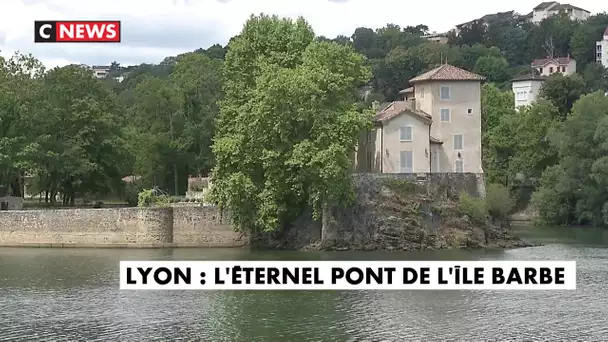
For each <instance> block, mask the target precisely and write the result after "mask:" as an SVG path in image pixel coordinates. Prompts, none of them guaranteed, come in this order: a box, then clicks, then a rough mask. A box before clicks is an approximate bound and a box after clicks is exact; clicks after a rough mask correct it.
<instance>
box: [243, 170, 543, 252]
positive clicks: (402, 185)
mask: <svg viewBox="0 0 608 342" xmlns="http://www.w3.org/2000/svg"><path fill="white" fill-rule="evenodd" d="M480 178H481V177H480V175H476V174H460V173H451V174H429V175H427V178H426V179H425V180H418V179H416V177H415V176H413V175H405V174H403V175H396V174H391V175H389V174H366V175H358V177H356V178H355V182H356V187H355V188H356V200H355V202H354V205H353V206H352V207H349V208H329V209H327V210H326V211H325V212H324V213H323V221H322V222H315V221H313V220H311V219H310V215H304V216H303V217H302V218H300V219H299V220H298V221H297V222H296V223H294V225H293V226H292V227H290V228H288V229H287V230H286V231H285V232H281V233H280V234H262V235H258V236H255V237H253V238H252V245H253V246H255V247H258V248H264V249H304V250H340V251H344V250H354V251H359V250H362V251H373V250H385V251H391V250H402V251H415V250H434V249H482V248H518V247H530V246H532V245H531V244H529V243H527V242H525V241H523V240H522V239H520V238H519V237H517V236H516V235H515V234H514V233H513V232H512V230H511V229H510V227H509V224H508V223H507V222H504V223H501V222H497V223H496V224H492V223H491V222H489V220H487V219H485V220H484V219H481V220H479V219H475V218H473V217H471V216H469V215H467V214H465V213H463V211H462V208H459V198H460V196H461V195H462V194H463V193H465V194H467V195H469V196H471V197H472V198H478V197H481V196H482V195H483V192H484V191H485V187H484V186H483V178H481V179H480ZM482 210H483V209H482ZM482 215H483V214H482Z"/></svg>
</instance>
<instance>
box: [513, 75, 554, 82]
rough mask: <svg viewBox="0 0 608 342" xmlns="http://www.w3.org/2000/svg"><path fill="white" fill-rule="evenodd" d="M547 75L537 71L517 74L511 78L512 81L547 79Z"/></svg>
mask: <svg viewBox="0 0 608 342" xmlns="http://www.w3.org/2000/svg"><path fill="white" fill-rule="evenodd" d="M546 79H547V76H543V75H539V74H537V73H529V74H526V75H521V76H517V77H515V78H514V79H512V80H511V82H517V81H545V80H546Z"/></svg>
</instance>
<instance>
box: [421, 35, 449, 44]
mask: <svg viewBox="0 0 608 342" xmlns="http://www.w3.org/2000/svg"><path fill="white" fill-rule="evenodd" d="M422 38H424V39H426V40H428V41H430V42H435V43H439V44H447V43H448V34H447V33H437V32H433V33H431V34H427V35H424V36H422Z"/></svg>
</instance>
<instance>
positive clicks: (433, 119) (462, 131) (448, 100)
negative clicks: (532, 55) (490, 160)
mask: <svg viewBox="0 0 608 342" xmlns="http://www.w3.org/2000/svg"><path fill="white" fill-rule="evenodd" d="M442 89H443V90H442ZM442 92H443V96H442ZM391 106H392V105H391ZM407 106H408V108H410V109H412V110H404V111H403V112H401V114H399V115H396V116H391V117H390V119H387V120H383V121H381V122H377V123H376V127H375V128H374V129H373V130H372V131H370V132H368V134H367V135H366V137H365V139H366V141H365V143H364V144H361V145H360V150H359V158H358V159H359V161H360V162H359V164H360V165H359V166H358V167H357V170H358V171H359V172H380V173H429V172H441V173H446V172H464V173H483V169H482V165H481V81H473V80H472V81H425V82H420V83H416V84H415V85H414V98H413V99H410V100H409V101H407ZM388 108H389V109H390V106H389V107H388ZM415 112H422V113H423V114H424V115H426V116H428V118H427V119H425V118H424V115H418V114H416V113H415ZM403 132H405V133H406V134H404V133H403ZM404 138H405V139H404ZM361 160H365V161H364V162H361Z"/></svg>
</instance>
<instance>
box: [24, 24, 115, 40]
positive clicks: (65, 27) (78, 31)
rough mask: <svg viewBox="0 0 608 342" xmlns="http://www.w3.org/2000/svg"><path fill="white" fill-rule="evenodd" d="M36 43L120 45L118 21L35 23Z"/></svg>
mask: <svg viewBox="0 0 608 342" xmlns="http://www.w3.org/2000/svg"><path fill="white" fill-rule="evenodd" d="M34 42H36V43H120V21H35V22H34Z"/></svg>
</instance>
